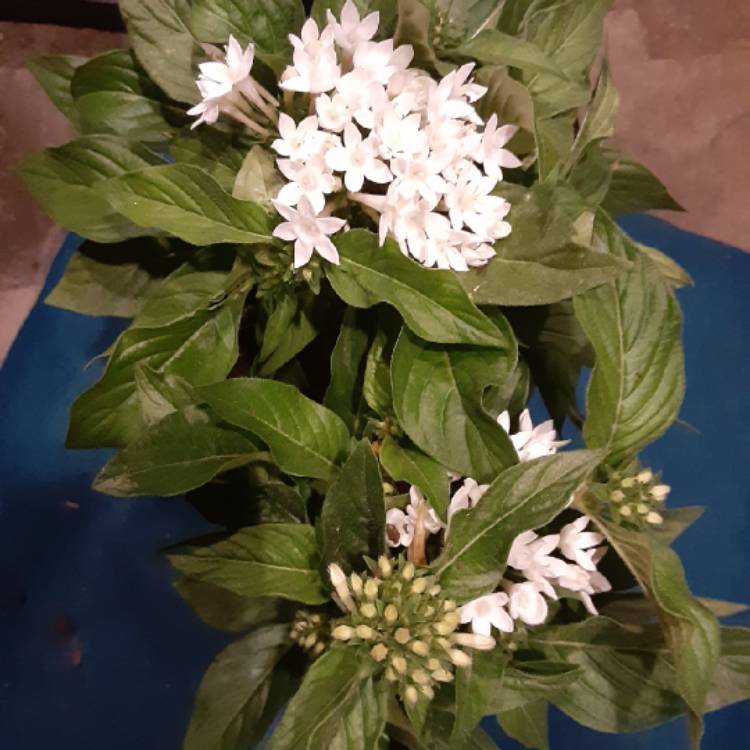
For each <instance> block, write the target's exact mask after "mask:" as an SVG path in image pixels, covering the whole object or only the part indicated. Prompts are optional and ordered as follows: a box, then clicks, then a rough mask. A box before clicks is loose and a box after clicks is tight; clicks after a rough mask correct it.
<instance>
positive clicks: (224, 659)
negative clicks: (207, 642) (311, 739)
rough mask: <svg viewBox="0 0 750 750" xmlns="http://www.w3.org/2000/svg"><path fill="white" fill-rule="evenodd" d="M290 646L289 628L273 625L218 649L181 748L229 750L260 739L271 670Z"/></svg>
mask: <svg viewBox="0 0 750 750" xmlns="http://www.w3.org/2000/svg"><path fill="white" fill-rule="evenodd" d="M289 645H290V644H289V626H288V625H286V624H283V625H271V626H268V627H266V628H263V629H261V630H258V631H256V632H254V633H251V634H250V635H247V636H245V637H244V638H242V639H240V640H239V641H236V642H235V643H232V644H231V645H230V646H228V647H227V648H226V649H225V650H224V651H222V652H221V653H220V654H219V655H218V656H217V657H216V659H215V660H214V662H213V663H212V664H211V666H210V667H209V668H208V671H207V672H206V674H205V675H204V676H203V680H201V684H200V687H199V688H198V693H197V695H196V697H195V705H194V707H193V716H192V718H191V720H190V726H189V727H188V731H187V736H186V737H185V743H184V745H183V747H184V750H233V749H234V748H238V747H244V746H246V743H248V742H250V741H252V740H260V739H261V738H262V732H261V733H260V735H261V736H258V723H259V721H260V719H261V717H262V715H263V713H264V709H265V707H266V702H267V700H268V694H269V691H270V688H271V678H272V675H273V671H274V669H275V668H276V666H277V664H278V662H279V660H280V659H281V658H282V656H283V655H284V654H285V653H286V651H287V650H288V648H289ZM227 687H231V689H229V690H228V689H227Z"/></svg>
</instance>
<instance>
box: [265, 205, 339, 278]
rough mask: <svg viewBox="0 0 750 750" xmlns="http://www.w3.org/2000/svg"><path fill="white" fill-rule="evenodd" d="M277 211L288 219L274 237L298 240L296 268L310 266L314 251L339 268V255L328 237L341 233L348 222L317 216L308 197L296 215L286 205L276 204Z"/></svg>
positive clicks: (295, 245) (295, 244) (277, 229)
mask: <svg viewBox="0 0 750 750" xmlns="http://www.w3.org/2000/svg"><path fill="white" fill-rule="evenodd" d="M273 205H274V207H275V208H276V210H277V211H278V212H279V213H280V214H281V215H282V216H283V217H284V218H285V219H286V221H285V222H282V223H281V224H279V225H278V226H277V227H276V229H274V230H273V236H274V237H278V238H279V239H282V240H285V241H287V242H292V240H294V267H295V268H299V267H300V266H304V265H305V264H306V263H308V262H309V260H310V258H311V257H312V254H313V251H316V252H317V253H318V255H320V256H321V257H323V258H325V259H326V260H328V261H330V262H331V263H336V264H338V262H339V254H338V251H337V250H336V248H335V247H334V244H333V243H332V242H331V240H330V239H329V237H328V235H330V234H334V233H336V232H338V231H339V229H341V228H342V227H343V226H344V224H346V222H345V221H344V220H343V219H336V218H334V217H331V216H325V217H324V216H317V215H316V212H315V211H314V210H313V207H312V205H311V204H310V201H309V200H308V199H307V198H306V197H304V196H303V197H301V198H300V199H299V205H298V207H297V210H296V211H295V210H294V209H293V208H290V207H289V206H288V205H286V204H285V203H282V202H281V201H279V200H274V201H273Z"/></svg>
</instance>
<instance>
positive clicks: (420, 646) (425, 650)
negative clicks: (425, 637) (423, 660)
mask: <svg viewBox="0 0 750 750" xmlns="http://www.w3.org/2000/svg"><path fill="white" fill-rule="evenodd" d="M411 650H412V651H413V652H414V653H415V654H416V655H417V656H427V655H428V654H429V653H430V647H429V646H428V645H427V644H426V643H425V642H424V641H414V642H412V644H411Z"/></svg>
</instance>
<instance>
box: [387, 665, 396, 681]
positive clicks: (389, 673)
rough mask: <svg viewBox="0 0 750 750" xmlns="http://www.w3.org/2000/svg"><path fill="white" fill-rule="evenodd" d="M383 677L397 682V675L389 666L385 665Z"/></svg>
mask: <svg viewBox="0 0 750 750" xmlns="http://www.w3.org/2000/svg"><path fill="white" fill-rule="evenodd" d="M385 679H386V680H388V682H398V675H397V674H396V673H395V672H394V671H393V670H392V669H391V668H390V667H386V668H385Z"/></svg>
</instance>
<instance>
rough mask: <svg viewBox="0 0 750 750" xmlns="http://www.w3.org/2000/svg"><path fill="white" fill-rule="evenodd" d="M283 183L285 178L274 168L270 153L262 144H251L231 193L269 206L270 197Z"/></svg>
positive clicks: (275, 193)
mask: <svg viewBox="0 0 750 750" xmlns="http://www.w3.org/2000/svg"><path fill="white" fill-rule="evenodd" d="M284 185H285V180H284V178H283V177H282V176H281V174H280V173H279V172H278V171H277V170H276V160H275V159H274V157H273V156H272V155H271V153H270V152H269V151H268V150H267V149H265V148H263V147H262V146H253V147H252V148H251V149H250V151H249V152H248V154H247V156H246V157H245V160H244V161H243V163H242V167H241V168H240V170H239V172H238V173H237V177H236V179H235V182H234V188H233V190H232V195H233V196H234V197H235V198H239V199H240V200H242V201H254V202H255V203H258V204H259V205H261V206H263V207H264V208H270V207H271V205H272V204H271V199H272V198H275V197H276V196H277V195H278V193H279V190H281V188H282V187H283V186H284Z"/></svg>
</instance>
